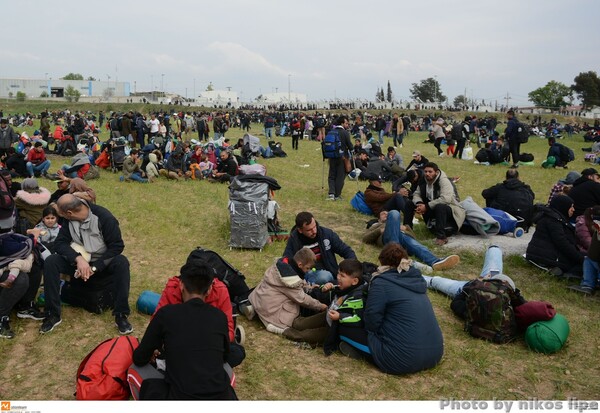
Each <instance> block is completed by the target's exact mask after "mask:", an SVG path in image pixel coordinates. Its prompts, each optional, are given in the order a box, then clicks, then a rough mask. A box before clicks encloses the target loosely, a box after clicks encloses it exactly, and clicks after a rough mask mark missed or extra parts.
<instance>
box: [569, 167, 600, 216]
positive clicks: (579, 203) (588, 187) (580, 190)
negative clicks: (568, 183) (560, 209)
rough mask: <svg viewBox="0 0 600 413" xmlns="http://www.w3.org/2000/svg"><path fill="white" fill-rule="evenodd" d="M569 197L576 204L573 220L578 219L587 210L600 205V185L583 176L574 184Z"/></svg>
mask: <svg viewBox="0 0 600 413" xmlns="http://www.w3.org/2000/svg"><path fill="white" fill-rule="evenodd" d="M569 197H570V198H571V199H572V200H573V203H574V204H575V212H574V213H573V218H577V217H578V216H579V215H582V214H583V213H584V212H585V210H586V209H587V208H589V207H593V206H594V205H600V183H598V182H594V181H592V180H591V179H589V178H588V177H587V176H582V177H580V178H579V179H577V180H576V181H575V182H574V183H573V188H571V190H570V191H569Z"/></svg>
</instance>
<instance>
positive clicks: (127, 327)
mask: <svg viewBox="0 0 600 413" xmlns="http://www.w3.org/2000/svg"><path fill="white" fill-rule="evenodd" d="M115 324H116V325H117V329H118V330H119V334H122V335H125V334H129V333H133V327H132V326H131V323H130V322H129V320H127V315H126V314H119V313H117V314H115Z"/></svg>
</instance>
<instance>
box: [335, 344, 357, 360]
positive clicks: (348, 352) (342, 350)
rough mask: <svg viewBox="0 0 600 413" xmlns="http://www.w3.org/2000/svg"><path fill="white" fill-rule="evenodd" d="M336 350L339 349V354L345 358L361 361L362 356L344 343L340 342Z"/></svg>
mask: <svg viewBox="0 0 600 413" xmlns="http://www.w3.org/2000/svg"><path fill="white" fill-rule="evenodd" d="M338 348H339V349H340V353H342V354H343V355H344V356H346V357H350V358H351V359H354V360H360V359H362V355H361V354H360V352H359V351H358V350H357V349H355V348H354V347H352V346H351V345H350V344H348V343H346V342H345V341H342V342H340V345H339V346H338Z"/></svg>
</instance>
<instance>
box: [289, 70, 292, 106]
mask: <svg viewBox="0 0 600 413" xmlns="http://www.w3.org/2000/svg"><path fill="white" fill-rule="evenodd" d="M291 78H292V75H288V102H291V100H292V98H291V93H290V91H291V88H290V84H291Z"/></svg>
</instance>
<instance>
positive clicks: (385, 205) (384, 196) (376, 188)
mask: <svg viewBox="0 0 600 413" xmlns="http://www.w3.org/2000/svg"><path fill="white" fill-rule="evenodd" d="M361 175H362V176H363V177H364V178H366V179H367V180H368V181H369V186H368V187H367V189H366V190H365V202H366V204H367V205H368V206H369V208H371V211H373V215H375V216H376V217H378V216H379V214H380V213H381V212H382V211H391V210H395V211H398V212H404V197H403V196H402V195H400V194H399V193H395V192H391V193H390V192H386V190H385V188H384V187H383V185H382V183H381V177H380V176H379V175H376V174H374V173H369V172H367V173H365V174H361Z"/></svg>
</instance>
